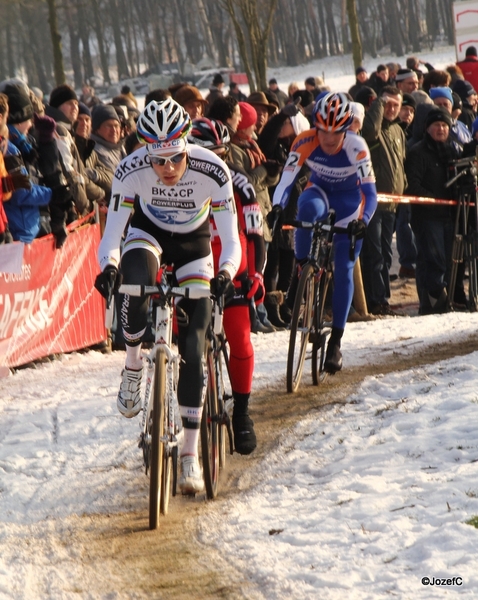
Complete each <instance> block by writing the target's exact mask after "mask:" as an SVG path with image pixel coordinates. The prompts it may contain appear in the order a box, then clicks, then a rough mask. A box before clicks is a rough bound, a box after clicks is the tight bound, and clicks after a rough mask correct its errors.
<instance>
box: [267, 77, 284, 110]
mask: <svg viewBox="0 0 478 600" xmlns="http://www.w3.org/2000/svg"><path fill="white" fill-rule="evenodd" d="M269 90H270V91H271V92H272V93H273V94H275V95H276V98H277V100H278V102H279V108H283V107H284V106H285V105H286V104H287V103H288V102H289V96H288V95H287V94H286V93H285V92H283V91H282V90H281V89H279V85H278V83H277V79H276V78H275V77H273V78H272V79H269Z"/></svg>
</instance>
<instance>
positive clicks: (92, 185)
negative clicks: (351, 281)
mask: <svg viewBox="0 0 478 600" xmlns="http://www.w3.org/2000/svg"><path fill="white" fill-rule="evenodd" d="M355 76H356V81H355V84H354V85H353V86H352V87H351V88H350V89H349V90H348V94H349V98H350V101H351V102H352V106H354V107H355V109H354V111H355V112H356V113H357V119H356V120H355V123H356V127H355V126H354V128H356V130H357V134H358V135H362V136H363V138H364V139H365V140H366V142H367V143H368V145H369V148H370V152H371V157H372V163H373V168H374V171H375V175H376V180H377V191H378V192H379V193H383V194H394V195H398V196H400V195H403V194H405V195H414V196H420V197H428V198H438V199H442V200H443V199H451V198H452V197H453V194H454V193H455V194H456V190H455V189H454V188H448V187H446V185H445V183H446V179H447V177H448V175H449V163H450V161H452V160H454V159H457V158H460V157H462V156H464V155H471V156H474V155H475V151H476V143H477V142H476V138H477V137H478V136H477V132H478V120H477V105H478V95H477V93H476V91H475V89H476V85H478V57H477V52H476V48H474V47H470V48H468V49H467V51H466V58H465V60H464V61H461V62H460V63H457V64H455V65H450V66H449V67H447V68H446V69H444V70H437V69H434V68H433V66H432V65H431V64H429V63H423V62H422V61H420V60H418V59H417V58H416V57H409V58H408V59H407V61H406V65H405V66H402V65H400V64H396V63H388V64H379V65H378V66H377V68H376V70H375V71H374V72H373V73H371V74H370V75H369V74H368V73H367V70H366V69H365V68H364V67H362V66H359V67H358V68H357V69H356V70H355ZM327 91H342V90H330V88H328V87H327V86H325V85H324V81H323V80H322V78H320V77H308V78H307V79H306V80H305V81H304V82H303V83H302V84H301V83H300V82H291V83H290V85H289V86H288V88H287V90H281V89H280V87H279V85H278V82H277V80H276V79H275V78H272V79H270V80H269V82H268V87H267V88H266V89H264V90H263V91H257V92H253V93H251V94H250V95H249V96H246V95H245V94H243V93H242V91H241V90H240V86H239V85H238V84H237V83H235V82H231V83H230V84H229V88H228V89H225V81H224V78H223V76H222V75H221V74H219V73H218V74H217V75H215V76H214V78H213V80H212V85H211V87H210V89H209V94H208V95H207V96H206V97H203V95H202V94H201V92H200V91H199V89H197V88H196V87H194V86H193V85H189V84H175V85H174V86H171V87H170V88H169V89H167V90H166V89H157V90H152V91H151V92H149V93H148V94H147V96H146V98H145V105H146V104H148V103H149V102H150V101H153V100H154V101H157V102H160V101H162V100H164V99H166V98H168V97H173V98H174V99H175V100H176V101H177V102H178V103H179V104H181V105H182V106H183V107H184V108H185V110H186V111H187V112H188V113H189V114H190V116H191V119H193V120H194V119H197V118H200V117H205V116H206V117H208V118H209V119H214V120H218V121H221V122H222V123H224V124H225V125H226V126H227V127H228V129H229V132H230V136H231V145H230V148H231V152H230V155H229V160H230V161H231V162H232V163H233V164H235V165H236V166H237V167H239V168H240V169H242V170H244V171H245V172H246V173H247V174H248V176H249V178H250V182H251V184H252V185H253V187H254V189H255V192H256V196H257V199H258V202H259V204H260V207H261V211H262V217H263V221H264V240H265V243H266V251H267V263H266V267H265V272H264V275H265V289H266V296H265V301H264V305H263V306H261V307H259V309H258V317H259V318H258V319H257V325H256V327H257V331H263V332H269V331H274V330H276V329H278V328H284V327H286V326H287V324H288V322H289V321H290V310H289V308H288V307H287V305H286V303H285V302H284V298H285V296H286V294H287V289H288V286H289V283H290V278H291V273H292V271H293V269H294V264H293V262H294V261H293V243H294V241H293V235H292V233H291V232H290V231H289V230H280V231H276V232H275V233H274V235H272V232H271V231H270V230H269V227H268V225H267V215H268V213H269V211H270V210H271V197H272V195H273V193H274V189H275V186H276V185H277V183H278V181H279V178H280V175H281V171H282V169H283V167H284V164H285V162H286V160H287V156H288V151H289V149H290V147H291V144H292V142H293V140H294V138H295V137H296V136H297V135H298V134H300V133H301V132H302V131H304V130H305V129H307V128H310V127H313V123H312V121H311V112H312V107H313V106H314V103H315V101H316V99H317V97H320V95H321V94H323V93H324V92H327ZM38 92H39V91H38V90H31V89H30V88H28V86H27V85H26V84H25V83H24V82H23V81H21V80H19V79H10V80H7V81H4V82H1V83H0V140H1V150H2V152H1V155H0V176H1V177H2V184H3V185H2V189H1V194H0V243H5V242H8V241H15V240H20V241H23V242H26V243H30V242H31V241H32V240H33V239H35V238H36V237H39V236H42V235H46V234H48V233H53V235H54V236H55V240H56V247H57V248H61V246H62V244H63V243H64V241H65V239H66V236H67V228H66V225H68V224H69V223H71V222H72V221H74V220H76V219H78V218H79V217H84V216H85V215H88V214H90V213H91V212H92V211H93V210H94V209H96V208H98V209H99V211H98V212H99V214H100V220H101V222H102V223H103V225H104V221H105V219H106V215H107V207H108V203H109V201H110V195H111V183H112V179H113V174H114V171H115V168H116V166H117V164H118V163H119V162H120V161H121V160H122V158H124V156H126V154H128V153H130V152H132V151H133V150H134V149H135V148H136V147H137V144H138V142H137V139H136V136H135V122H136V119H137V117H138V115H139V110H138V103H137V101H136V98H135V97H134V95H133V94H132V93H131V90H130V89H129V88H128V87H127V86H124V87H123V88H122V89H121V93H120V94H119V95H118V96H116V97H115V98H113V100H112V101H111V102H109V103H107V104H105V103H103V102H102V101H101V100H100V99H99V98H98V97H96V96H95V93H94V90H93V89H92V88H91V87H90V86H88V85H84V86H83V88H82V93H81V95H79V96H78V95H77V93H76V92H75V90H74V89H73V88H71V87H70V86H68V85H60V86H58V87H56V88H55V89H53V90H52V92H51V93H50V95H49V99H48V102H46V103H45V104H43V101H42V100H41V99H40V98H41V97H42V96H43V95H42V94H41V92H40V93H38ZM464 152H465V154H464ZM418 165H420V168H419V167H418ZM308 175H309V173H308V171H307V168H304V172H303V173H302V174H301V177H299V179H298V184H297V189H296V190H294V194H295V196H296V198H295V201H294V200H292V202H290V204H289V209H288V210H289V211H290V212H291V214H290V215H288V217H293V216H294V215H293V213H294V211H295V210H296V199H297V197H298V196H299V195H300V193H301V191H302V190H303V189H304V187H305V186H306V185H307V181H308ZM455 212H456V208H454V207H453V206H452V205H446V208H443V206H442V207H441V208H437V207H436V206H434V205H432V204H422V205H417V204H413V203H400V202H393V201H390V202H388V203H384V202H381V203H380V204H379V208H378V210H377V211H376V213H375V215H374V217H373V219H372V221H371V223H370V224H369V227H368V229H367V232H366V236H365V240H364V246H363V250H362V256H361V266H362V277H363V282H364V291H365V296H366V300H367V306H368V310H369V312H370V313H372V314H375V315H382V316H383V315H394V314H396V313H395V312H394V310H393V309H392V308H391V307H390V305H389V299H390V267H391V262H392V236H393V235H394V234H396V241H397V249H398V254H399V260H400V271H399V277H402V278H415V277H416V281H417V289H418V293H419V298H420V313H422V314H429V313H430V312H437V311H441V310H444V309H445V308H446V307H449V306H450V303H454V302H455V303H456V305H457V306H464V305H465V306H466V299H465V297H464V291H463V277H462V278H461V279H460V277H458V281H457V285H456V289H455V291H454V297H453V298H451V299H450V298H448V296H447V294H448V283H449V277H450V275H449V273H450V266H451V246H452V242H453V232H454V223H455Z"/></svg>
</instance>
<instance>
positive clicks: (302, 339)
mask: <svg viewBox="0 0 478 600" xmlns="http://www.w3.org/2000/svg"><path fill="white" fill-rule="evenodd" d="M314 295H315V274H314V267H313V266H312V265H311V264H309V263H307V264H306V265H305V266H304V268H303V269H302V274H301V276H300V279H299V285H298V287H297V295H296V297H295V301H294V308H293V310H292V320H291V324H290V337H289V353H288V355H287V391H288V392H289V393H292V392H296V391H297V388H298V387H299V384H300V380H301V378H302V372H303V369H304V361H305V355H306V352H307V344H308V342H309V336H310V331H311V326H312V316H313V309H314Z"/></svg>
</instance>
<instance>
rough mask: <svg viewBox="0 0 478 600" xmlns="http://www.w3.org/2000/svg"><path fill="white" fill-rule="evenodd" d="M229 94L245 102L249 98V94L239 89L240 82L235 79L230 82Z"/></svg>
mask: <svg viewBox="0 0 478 600" xmlns="http://www.w3.org/2000/svg"><path fill="white" fill-rule="evenodd" d="M228 95H229V96H232V97H233V98H235V99H236V100H237V101H238V102H245V101H246V100H247V96H246V95H245V94H243V93H242V92H241V90H240V89H239V84H238V83H236V82H235V81H231V83H230V84H229V94H228Z"/></svg>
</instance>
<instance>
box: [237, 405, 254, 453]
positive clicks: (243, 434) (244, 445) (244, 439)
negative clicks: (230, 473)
mask: <svg viewBox="0 0 478 600" xmlns="http://www.w3.org/2000/svg"><path fill="white" fill-rule="evenodd" d="M232 429H233V431H234V448H235V450H236V452H238V453H239V454H251V452H253V451H254V450H255V448H256V446H257V440H256V434H255V431H254V421H253V420H252V419H251V417H250V416H249V415H248V414H242V415H236V414H234V413H233V414H232Z"/></svg>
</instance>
